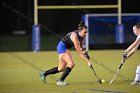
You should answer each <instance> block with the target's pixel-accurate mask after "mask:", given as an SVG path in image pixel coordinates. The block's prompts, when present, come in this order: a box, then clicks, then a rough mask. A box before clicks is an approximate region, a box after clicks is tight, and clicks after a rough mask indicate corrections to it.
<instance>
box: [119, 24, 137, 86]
mask: <svg viewBox="0 0 140 93" xmlns="http://www.w3.org/2000/svg"><path fill="white" fill-rule="evenodd" d="M133 33H134V34H135V35H136V36H137V38H136V40H135V41H134V42H133V43H132V44H131V45H130V46H129V47H128V48H127V49H126V50H125V51H124V53H123V60H124V61H123V60H122V62H125V60H126V59H128V58H129V57H131V56H132V55H133V54H134V52H135V51H136V50H137V49H138V47H139V44H140V23H137V24H136V25H134V26H133ZM136 84H140V65H139V66H137V70H136V76H135V80H134V81H133V82H132V83H131V85H136Z"/></svg>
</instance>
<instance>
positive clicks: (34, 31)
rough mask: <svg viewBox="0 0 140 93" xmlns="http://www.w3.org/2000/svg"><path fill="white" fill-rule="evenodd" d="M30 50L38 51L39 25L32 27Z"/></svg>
mask: <svg viewBox="0 0 140 93" xmlns="http://www.w3.org/2000/svg"><path fill="white" fill-rule="evenodd" d="M32 50H33V51H34V52H38V51H40V25H33V26H32Z"/></svg>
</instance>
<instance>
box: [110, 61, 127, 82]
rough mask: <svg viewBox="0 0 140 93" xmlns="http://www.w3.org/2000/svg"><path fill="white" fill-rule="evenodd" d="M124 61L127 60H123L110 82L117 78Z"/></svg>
mask: <svg viewBox="0 0 140 93" xmlns="http://www.w3.org/2000/svg"><path fill="white" fill-rule="evenodd" d="M124 62H125V60H124V59H123V62H122V63H121V65H120V67H119V69H118V70H117V72H116V74H115V76H114V77H113V79H112V80H111V81H110V84H112V83H113V81H114V80H115V78H116V76H117V75H118V73H119V71H120V69H121V67H122V65H123V63H124Z"/></svg>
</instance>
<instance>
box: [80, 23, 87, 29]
mask: <svg viewBox="0 0 140 93" xmlns="http://www.w3.org/2000/svg"><path fill="white" fill-rule="evenodd" d="M83 28H85V29H87V26H86V25H85V24H79V25H78V29H79V30H83Z"/></svg>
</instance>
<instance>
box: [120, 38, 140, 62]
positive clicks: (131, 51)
mask: <svg viewBox="0 0 140 93" xmlns="http://www.w3.org/2000/svg"><path fill="white" fill-rule="evenodd" d="M139 43H140V39H136V41H135V42H134V43H132V44H131V45H130V46H129V47H128V48H127V49H126V50H125V52H126V53H127V57H126V59H128V58H129V57H131V56H132V55H133V54H134V52H135V51H136V50H137V49H138V47H139ZM126 59H125V60H126ZM123 60H124V59H122V62H123Z"/></svg>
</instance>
